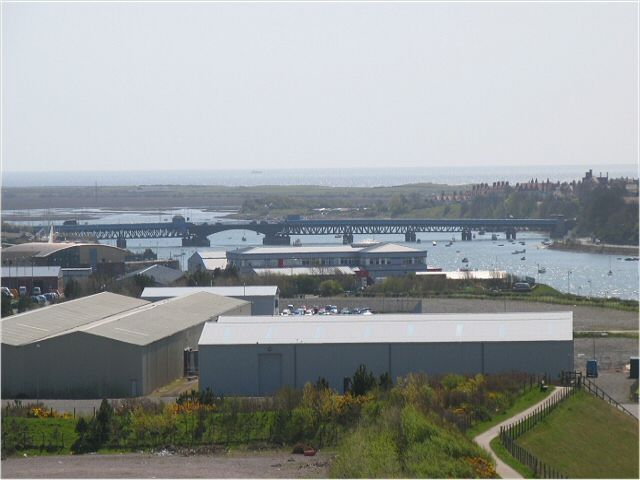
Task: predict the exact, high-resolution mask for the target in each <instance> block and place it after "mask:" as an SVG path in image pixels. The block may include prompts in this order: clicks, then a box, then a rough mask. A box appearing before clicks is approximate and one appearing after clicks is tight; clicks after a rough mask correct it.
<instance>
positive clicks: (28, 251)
mask: <svg viewBox="0 0 640 480" xmlns="http://www.w3.org/2000/svg"><path fill="white" fill-rule="evenodd" d="M83 246H88V247H100V248H110V249H114V250H119V251H120V252H124V250H123V249H121V248H118V247H114V246H112V245H104V244H102V243H65V242H60V243H58V242H54V243H46V242H30V243H20V244H18V245H12V246H10V247H7V248H4V249H2V253H3V254H5V253H6V254H10V255H11V256H14V255H16V254H25V255H28V256H30V257H46V256H48V255H51V254H52V253H55V252H59V251H60V250H65V249H67V248H73V247H83Z"/></svg>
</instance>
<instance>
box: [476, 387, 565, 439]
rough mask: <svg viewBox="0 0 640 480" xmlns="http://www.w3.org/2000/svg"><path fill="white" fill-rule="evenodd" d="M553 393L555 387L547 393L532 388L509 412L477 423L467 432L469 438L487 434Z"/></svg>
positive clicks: (519, 398) (518, 399)
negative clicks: (492, 428)
mask: <svg viewBox="0 0 640 480" xmlns="http://www.w3.org/2000/svg"><path fill="white" fill-rule="evenodd" d="M551 392H553V387H550V388H549V389H548V390H547V391H546V392H541V391H540V389H539V388H532V389H531V390H528V391H527V392H525V393H524V394H522V395H520V396H519V397H518V398H517V399H516V401H515V403H514V404H513V405H512V406H511V407H509V408H508V409H507V410H505V411H503V412H500V413H498V414H497V415H495V416H493V417H492V418H491V419H490V420H487V421H486V422H480V423H477V424H475V425H474V426H473V427H471V428H470V429H469V430H467V431H466V435H467V437H469V438H474V437H476V436H478V435H480V434H481V433H483V432H486V431H487V430H489V429H490V428H491V427H493V426H495V425H497V424H499V423H500V422H503V421H505V420H506V419H508V418H510V417H513V416H514V415H516V414H517V413H520V412H522V411H523V410H526V409H527V408H529V407H530V406H532V405H535V404H536V403H538V402H539V401H541V400H543V399H545V398H547V397H548V396H549V395H550V394H551Z"/></svg>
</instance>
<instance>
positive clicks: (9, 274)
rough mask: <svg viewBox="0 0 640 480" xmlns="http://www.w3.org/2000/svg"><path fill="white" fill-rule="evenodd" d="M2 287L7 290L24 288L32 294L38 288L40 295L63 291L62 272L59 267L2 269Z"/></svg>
mask: <svg viewBox="0 0 640 480" xmlns="http://www.w3.org/2000/svg"><path fill="white" fill-rule="evenodd" d="M2 286H3V287H7V288H15V289H16V290H17V289H19V288H20V287H26V288H27V292H32V291H33V287H39V288H40V291H41V292H42V293H44V292H51V291H53V290H57V291H58V292H62V291H63V289H64V281H63V272H62V269H61V268H60V267H35V266H32V267H24V266H22V267H20V266H15V267H2Z"/></svg>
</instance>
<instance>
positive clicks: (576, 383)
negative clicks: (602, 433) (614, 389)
mask: <svg viewBox="0 0 640 480" xmlns="http://www.w3.org/2000/svg"><path fill="white" fill-rule="evenodd" d="M560 383H561V384H562V385H566V386H573V387H578V388H583V389H585V390H586V391H587V392H589V393H591V394H593V395H595V396H596V397H598V398H601V399H602V400H604V401H606V402H608V403H609V405H612V406H614V407H615V408H617V409H618V410H620V411H621V412H623V413H626V414H627V415H630V416H631V417H633V418H634V419H636V420H637V417H636V416H635V415H634V414H633V413H631V412H630V411H629V410H627V409H626V408H625V407H624V405H622V404H621V403H620V402H618V401H617V400H615V399H614V398H612V397H611V395H609V394H608V393H607V392H605V391H604V390H603V389H602V388H600V387H599V386H598V385H596V383H595V382H594V381H592V380H591V379H589V378H587V377H583V376H582V372H575V371H574V372H562V374H561V375H560Z"/></svg>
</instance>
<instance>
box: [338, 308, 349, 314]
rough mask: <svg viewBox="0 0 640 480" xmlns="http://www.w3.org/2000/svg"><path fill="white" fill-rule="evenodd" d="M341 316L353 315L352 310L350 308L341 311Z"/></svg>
mask: <svg viewBox="0 0 640 480" xmlns="http://www.w3.org/2000/svg"><path fill="white" fill-rule="evenodd" d="M340 315H351V310H349V309H348V308H343V309H342V310H340Z"/></svg>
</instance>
